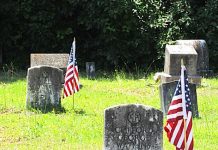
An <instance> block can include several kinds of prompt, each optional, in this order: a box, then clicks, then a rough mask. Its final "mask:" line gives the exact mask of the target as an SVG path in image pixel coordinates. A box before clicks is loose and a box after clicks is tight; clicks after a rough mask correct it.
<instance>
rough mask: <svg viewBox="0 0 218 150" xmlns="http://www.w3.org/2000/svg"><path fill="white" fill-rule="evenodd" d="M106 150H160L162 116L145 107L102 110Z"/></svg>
mask: <svg viewBox="0 0 218 150" xmlns="http://www.w3.org/2000/svg"><path fill="white" fill-rule="evenodd" d="M104 149H105V150H162V149H163V113H162V112H161V111H159V110H157V109H155V108H152V107H149V106H144V105H136V104H130V105H120V106H116V107H111V108H108V109H106V110H105V126H104Z"/></svg>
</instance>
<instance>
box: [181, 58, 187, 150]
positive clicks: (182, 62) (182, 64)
mask: <svg viewBox="0 0 218 150" xmlns="http://www.w3.org/2000/svg"><path fill="white" fill-rule="evenodd" d="M181 66H184V61H183V58H182V59H181ZM182 92H184V91H183V90H182ZM183 94H184V93H183ZM183 101H184V99H183ZM185 113H186V112H185ZM183 121H184V143H185V150H187V146H186V120H185V118H184V117H183Z"/></svg>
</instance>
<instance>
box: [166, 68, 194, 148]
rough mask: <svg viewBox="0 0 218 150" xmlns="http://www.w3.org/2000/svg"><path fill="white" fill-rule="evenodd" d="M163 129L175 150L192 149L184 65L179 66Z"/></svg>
mask: <svg viewBox="0 0 218 150" xmlns="http://www.w3.org/2000/svg"><path fill="white" fill-rule="evenodd" d="M164 130H165V131H166V132H167V137H168V139H169V141H170V143H171V144H173V145H175V146H176V150H193V146H194V142H193V141H194V140H193V133H192V112H191V99H190V89H189V86H188V77H187V73H186V69H185V66H182V68H181V77H180V80H179V82H178V84H177V87H176V90H175V93H174V96H173V98H172V101H171V104H170V106H169V110H168V113H167V124H166V126H165V127H164Z"/></svg>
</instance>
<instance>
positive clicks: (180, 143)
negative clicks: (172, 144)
mask: <svg viewBox="0 0 218 150" xmlns="http://www.w3.org/2000/svg"><path fill="white" fill-rule="evenodd" d="M181 121H182V120H181ZM182 128H183V127H182ZM184 132H185V130H184V128H183V130H182V134H181V136H180V138H179V141H178V143H177V147H181V145H182V143H183V142H184V138H185V134H184Z"/></svg>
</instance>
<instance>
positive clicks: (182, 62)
mask: <svg viewBox="0 0 218 150" xmlns="http://www.w3.org/2000/svg"><path fill="white" fill-rule="evenodd" d="M181 66H184V61H183V58H182V59H181Z"/></svg>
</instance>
